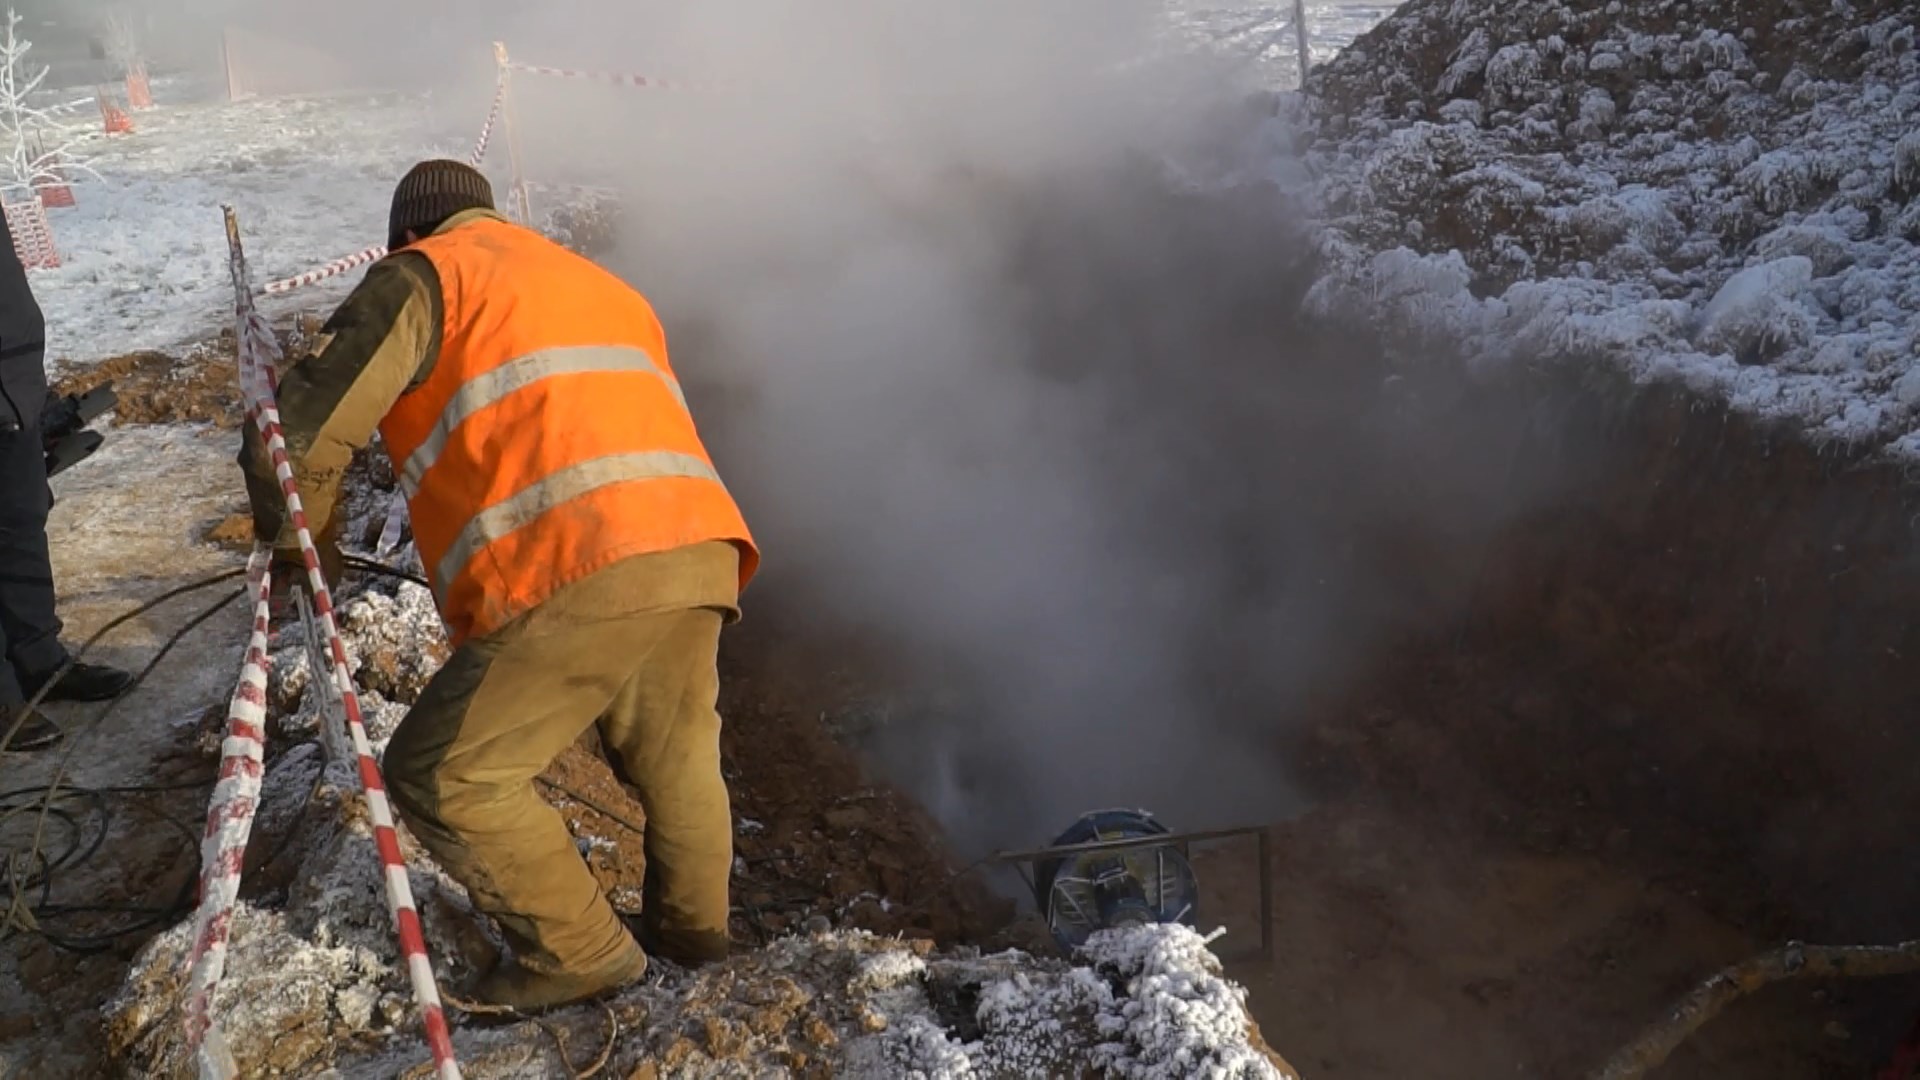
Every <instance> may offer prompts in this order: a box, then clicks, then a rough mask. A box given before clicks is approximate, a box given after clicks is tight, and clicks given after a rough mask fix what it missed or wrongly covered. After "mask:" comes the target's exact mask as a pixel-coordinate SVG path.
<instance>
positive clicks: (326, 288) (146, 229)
mask: <svg viewBox="0 0 1920 1080" xmlns="http://www.w3.org/2000/svg"><path fill="white" fill-rule="evenodd" d="M154 92H155V95H156V97H157V98H158V100H159V101H160V102H161V107H159V108H156V109H153V110H151V111H147V112H142V113H139V114H137V115H136V117H135V125H136V129H135V131H134V132H133V133H132V134H130V135H120V136H113V137H110V138H109V137H106V136H98V137H95V138H94V139H92V140H91V141H90V142H88V143H86V144H85V146H84V151H85V153H86V154H87V155H89V156H90V157H92V159H93V167H94V169H95V170H96V171H98V172H99V173H100V175H101V177H102V178H103V179H101V180H94V179H91V178H89V179H83V180H79V181H77V182H76V183H75V184H74V185H73V186H74V193H75V196H76V201H77V203H78V205H77V206H75V207H73V208H71V209H54V210H49V211H48V219H49V222H50V223H51V225H52V227H53V233H54V239H55V242H56V244H57V245H58V246H59V249H60V254H61V258H62V260H63V263H64V265H63V266H62V267H61V268H60V269H58V270H50V271H36V272H34V274H33V275H32V278H31V281H32V285H33V290H34V293H35V295H36V296H37V297H38V298H39V300H40V306H41V307H42V308H43V309H44V310H45V311H46V315H47V337H48V355H49V357H50V358H51V359H54V360H66V361H70V362H77V363H86V362H89V361H94V360H99V359H103V358H106V357H111V356H117V355H121V354H124V353H128V352H132V351H135V350H138V349H158V350H171V349H174V348H177V347H179V346H181V345H185V344H191V343H196V342H200V341H204V340H207V339H208V338H210V337H212V336H213V335H215V334H216V333H218V332H219V331H220V329H222V328H223V327H225V326H226V325H227V324H229V323H230V322H231V321H232V310H231V308H232V303H233V299H232V295H233V294H232V286H231V284H230V283H229V278H228V276H227V243H226V232H225V229H224V227H223V225H222V219H221V213H220V207H221V205H222V204H231V205H232V206H233V207H234V208H235V209H236V210H237V211H238V213H239V217H240V226H241V230H242V238H243V240H244V241H245V242H246V244H247V252H248V257H249V258H250V259H251V260H252V262H253V264H254V273H255V277H256V280H257V282H259V283H264V282H266V281H268V280H271V279H274V278H278V277H284V276H289V275H292V274H296V273H300V272H303V271H306V270H309V269H312V268H313V267H315V266H317V265H320V264H322V263H325V262H327V261H329V260H332V259H334V258H338V257H340V256H342V255H348V254H351V253H353V252H355V251H358V250H360V249H362V248H366V247H369V246H372V245H374V244H380V243H384V242H385V241H386V221H387V202H388V199H389V198H390V196H391V194H392V191H393V184H394V182H395V181H396V180H398V179H399V176H400V174H401V173H402V172H404V171H405V170H406V169H407V167H408V166H410V165H411V164H412V163H413V162H415V161H417V160H419V159H420V158H421V157H424V156H428V155H430V154H451V155H453V156H458V157H464V156H466V154H467V153H468V152H470V151H471V149H472V142H473V140H474V139H475V138H476V137H477V136H478V134H479V130H480V125H481V123H482V121H484V119H485V117H486V102H485V101H484V100H482V101H479V102H477V103H476V104H475V105H474V108H473V110H472V112H473V116H472V117H471V119H470V120H463V121H459V122H458V123H457V124H455V123H453V122H451V121H449V122H445V123H442V122H438V121H437V119H436V116H435V109H434V108H433V103H431V102H430V101H428V100H426V99H424V98H408V97H396V96H384V97H368V96H360V97H328V98H289V99H262V100H254V101H244V102H239V103H232V104H229V103H227V102H225V101H213V100H210V98H211V97H212V93H211V91H210V90H208V89H207V88H204V87H199V86H196V85H193V84H191V83H183V82H177V81H165V82H161V83H159V84H157V85H156V86H155V89H154ZM452 111H453V110H451V109H447V110H446V112H448V113H451V112H452ZM456 129H460V130H458V131H456ZM355 280H357V275H343V276H341V277H337V278H334V279H332V280H331V281H329V282H326V283H323V284H321V285H318V286H315V287H313V288H311V289H308V290H303V291H301V292H300V293H298V294H296V296H295V297H292V298H289V299H286V300H275V301H271V302H270V303H269V304H268V305H267V309H268V311H269V313H272V312H273V311H275V310H285V309H288V308H290V307H293V306H300V307H307V306H324V305H327V304H330V303H332V302H335V301H338V300H339V299H340V298H341V297H343V296H344V295H345V293H346V290H347V289H348V288H350V287H351V284H352V282H353V281H355Z"/></svg>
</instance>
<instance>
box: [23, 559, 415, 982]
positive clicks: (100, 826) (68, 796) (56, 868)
mask: <svg viewBox="0 0 1920 1080" xmlns="http://www.w3.org/2000/svg"><path fill="white" fill-rule="evenodd" d="M343 562H345V563H346V565H348V566H351V567H353V568H355V569H357V570H360V571H363V572H366V573H372V574H378V575H381V576H385V577H390V578H395V579H399V580H403V581H411V582H413V583H415V584H418V585H422V586H425V585H426V582H425V581H424V580H422V579H421V578H419V577H417V576H415V575H413V574H410V573H407V572H406V571H403V570H398V569H395V568H393V567H390V566H386V565H384V564H382V563H380V562H377V561H375V560H372V559H368V558H364V557H361V556H357V555H348V556H346V557H345V558H344V559H343ZM245 573H246V570H245V568H240V569H236V570H231V571H223V572H221V573H219V574H215V575H212V576H210V577H207V578H203V579H201V580H198V581H194V582H190V583H188V584H186V585H182V586H180V587H178V588H174V589H169V590H167V591H166V592H164V593H161V594H160V595H159V596H156V597H154V598H153V599H151V600H149V601H147V602H145V603H143V604H141V605H140V606H138V607H136V608H134V609H133V610H131V611H128V612H126V613H125V614H123V615H120V616H118V617H117V618H115V619H113V620H111V621H109V622H108V623H106V624H105V625H104V626H102V627H101V628H100V629H99V630H98V631H96V632H95V633H94V634H93V635H92V636H91V637H89V638H88V639H87V640H86V641H85V642H84V643H82V644H81V646H80V647H79V648H78V649H77V650H76V651H75V652H74V655H73V656H72V657H71V658H70V659H69V660H68V661H67V662H66V663H65V664H64V665H62V666H61V668H60V669H59V670H58V671H56V672H55V673H54V675H53V677H52V678H50V679H48V680H47V682H46V684H45V685H44V686H42V687H41V688H40V689H39V691H38V692H37V693H35V695H34V696H33V699H32V700H31V701H29V702H28V703H27V705H26V706H25V707H24V708H23V709H21V710H20V713H19V715H18V716H17V717H15V719H14V722H13V724H12V726H11V727H9V729H8V730H7V731H6V732H5V733H4V735H0V753H4V752H5V749H6V747H7V745H8V744H9V743H10V742H11V741H12V739H13V738H14V736H15V735H16V733H17V732H18V731H19V729H20V727H21V726H22V725H24V724H25V723H26V721H27V719H28V718H30V717H31V716H32V715H33V713H34V711H35V710H36V709H38V707H39V706H40V704H41V703H42V702H43V701H44V700H45V699H46V696H47V694H48V693H49V692H50V691H51V690H52V689H53V687H54V686H55V685H57V684H58V683H59V682H60V680H61V679H63V678H65V677H66V676H67V674H68V673H69V672H71V671H72V670H73V668H74V666H75V665H76V664H78V663H79V662H80V661H81V660H82V659H84V658H85V657H86V655H87V653H88V652H89V650H91V649H92V648H93V647H94V645H95V644H97V643H98V642H99V641H100V640H101V639H102V638H104V637H105V636H106V635H107V634H108V633H109V632H111V631H113V630H115V629H117V628H119V627H120V626H123V625H125V624H126V623H128V622H131V621H132V620H134V619H136V618H138V617H140V616H141V615H144V614H146V613H148V612H150V611H152V610H154V609H155V608H157V607H159V606H160V605H162V604H164V603H166V602H167V601H169V600H174V599H177V598H179V597H182V596H186V595H188V594H191V593H194V592H197V591H200V590H202V589H207V588H211V587H213V586H215V585H219V584H222V583H224V582H227V581H231V580H233V579H235V578H238V577H241V576H243V575H244V574H245ZM241 595H242V593H241V592H235V593H233V594H230V595H229V596H227V597H226V598H225V599H223V600H221V601H220V602H219V603H218V604H215V605H214V606H212V607H210V608H208V609H206V610H205V611H203V612H201V613H200V614H199V615H197V616H196V617H195V618H193V619H192V620H190V621H189V622H188V623H187V624H186V625H184V626H182V627H181V628H180V629H179V630H178V631H177V632H175V633H174V634H173V635H172V636H171V637H169V638H168V639H167V641H166V642H165V643H164V644H163V645H162V647H161V649H160V651H159V652H158V653H156V654H155V655H154V657H153V658H152V660H151V661H149V662H148V664H147V665H146V667H145V668H143V669H142V670H141V671H140V673H139V674H138V675H136V676H135V677H134V679H133V680H132V681H131V682H130V683H128V685H127V687H126V688H125V689H124V690H122V691H121V692H120V694H119V695H117V696H116V697H115V698H114V699H113V701H111V702H109V703H108V705H107V707H106V708H105V709H103V710H102V711H101V713H100V715H99V716H97V717H95V718H94V719H93V720H91V721H89V722H88V723H87V725H86V728H85V731H91V730H92V729H93V728H95V727H97V726H98V725H99V724H100V722H101V721H103V720H105V719H106V717H107V716H108V715H110V714H111V713H112V712H113V710H114V709H115V708H116V707H117V706H118V705H119V704H120V702H121V701H123V700H124V699H125V698H126V697H127V696H128V695H130V694H132V693H133V692H134V691H135V690H136V689H138V688H139V687H140V685H141V684H142V683H144V682H145V681H146V679H147V677H148V676H149V675H150V674H151V673H152V672H153V670H154V669H155V668H156V667H157V666H158V665H159V663H160V661H161V660H162V659H163V658H164V657H165V656H166V655H167V654H168V653H169V652H171V651H172V650H173V648H174V647H175V646H176V645H177V644H178V643H179V642H180V641H181V640H182V639H183V638H185V637H186V635H187V634H189V633H191V632H192V631H193V630H194V629H195V628H196V627H198V626H200V625H201V624H202V623H204V622H206V621H207V620H208V619H210V618H212V617H213V616H214V615H215V614H217V613H218V612H219V611H221V610H222V609H224V608H225V607H226V606H227V605H229V604H231V603H232V602H233V601H234V600H235V599H238V598H239V597H240V596H241ZM85 731H83V732H82V734H84V733H85ZM72 752H73V751H72V745H71V744H69V746H68V749H67V755H66V757H65V758H63V759H62V761H61V763H60V765H59V767H58V768H57V769H56V770H55V775H54V777H53V779H52V780H51V781H49V783H47V784H46V785H43V786H38V787H29V788H19V789H15V790H13V791H8V792H5V793H0V825H4V824H5V823H7V822H8V821H10V820H13V819H15V818H19V817H22V816H23V815H26V814H28V813H30V812H33V811H36V810H37V811H38V819H37V820H36V822H35V826H34V836H33V838H32V841H31V843H30V845H29V846H28V848H27V849H26V850H23V851H5V850H0V868H4V872H5V876H6V879H7V880H6V882H5V884H4V886H3V887H5V888H6V889H8V890H9V891H10V892H11V894H12V899H11V902H10V903H9V904H8V907H7V910H5V911H3V912H0V938H4V937H5V936H7V934H8V933H10V932H12V931H14V930H19V929H30V930H32V931H33V932H35V933H38V934H39V935H40V936H41V937H43V938H45V939H46V940H47V941H48V943H49V944H52V945H54V946H55V947H57V948H60V949H63V950H65V951H68V952H76V953H93V952H102V951H105V950H108V949H111V948H112V947H113V945H114V943H115V942H116V941H118V940H119V939H120V938H122V937H125V936H126V935H128V934H132V933H136V932H140V931H145V930H151V929H156V928H159V927H162V926H166V925H169V924H170V923H172V922H173V921H175V920H176V919H177V918H178V917H179V916H180V915H183V914H184V913H186V912H187V911H190V910H192V908H193V905H194V895H195V892H196V886H197V885H198V874H197V873H190V874H188V875H187V876H186V878H185V880H183V881H182V882H181V885H180V890H179V892H178V893H177V894H176V895H175V897H174V898H173V900H172V902H171V903H170V904H168V905H166V906H164V907H156V906H151V905H132V904H58V903H54V902H53V901H52V895H53V892H54V879H55V876H56V874H57V873H59V872H61V871H72V870H74V869H75V868H77V867H79V866H82V865H84V864H85V863H86V862H87V861H88V860H90V859H92V858H93V857H94V856H95V855H97V854H98V853H99V851H100V849H101V847H102V846H104V845H105V843H106V841H107V838H108V837H109V836H110V835H111V834H112V831H113V827H114V824H115V817H114V814H113V811H112V808H111V806H110V805H109V803H108V799H107V797H108V796H141V795H154V794H163V793H167V792H175V791H192V790H201V789H206V788H209V787H211V786H212V785H213V783H214V782H215V780H214V778H208V779H204V780H192V781H186V782H181V783H174V784H135V785H124V786H107V787H80V786H65V787H63V781H64V779H65V777H66V774H67V767H68V763H69V761H70V760H71V757H72ZM27 796H34V797H33V798H31V799H29V798H26V797H27ZM76 804H78V805H77V806H76ZM155 816H158V817H159V818H160V820H161V821H163V822H164V823H165V824H167V825H168V826H170V827H171V828H172V829H173V831H175V832H177V833H178V834H179V835H180V838H181V843H182V848H183V849H184V850H185V851H186V852H188V853H189V854H192V855H195V856H196V857H197V855H198V851H199V846H200V839H199V836H198V835H197V834H196V833H195V831H194V829H193V828H192V827H191V826H189V825H187V824H185V823H183V822H181V821H180V820H178V819H176V818H173V817H169V816H167V815H164V814H156V815H155ZM49 823H53V824H54V825H55V829H56V832H57V833H58V835H57V836H56V837H54V838H52V839H56V840H60V841H64V842H63V843H61V844H60V846H59V847H58V850H57V854H54V855H50V854H49V851H50V849H49V846H48V842H49V837H48V836H47V831H48V829H47V826H48V824H49ZM195 862H196V864H197V858H196V859H195ZM196 869H197V866H196ZM35 893H37V899H34V900H32V901H31V902H29V903H26V904H24V905H23V903H22V901H23V899H24V898H25V897H27V896H29V895H30V894H35ZM110 914H119V915H127V916H132V918H131V920H130V921H127V922H124V923H122V924H120V925H118V926H116V927H115V928H113V929H112V930H110V931H100V932H95V933H90V934H69V933H56V932H54V931H52V930H50V929H48V928H47V927H46V926H45V925H44V921H45V920H46V919H47V918H48V917H56V918H57V917H70V916H78V915H110Z"/></svg>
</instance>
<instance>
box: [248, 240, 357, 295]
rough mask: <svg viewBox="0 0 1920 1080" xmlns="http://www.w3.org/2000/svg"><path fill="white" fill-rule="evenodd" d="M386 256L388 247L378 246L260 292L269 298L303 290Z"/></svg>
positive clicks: (273, 283)
mask: <svg viewBox="0 0 1920 1080" xmlns="http://www.w3.org/2000/svg"><path fill="white" fill-rule="evenodd" d="M386 255H387V248H386V245H384V244H376V245H374V246H373V247H370V248H367V249H366V250H364V251H356V252H354V253H353V254H351V255H348V256H347V257H345V258H343V259H335V260H333V261H332V262H330V263H328V264H326V265H325V266H317V267H315V268H313V269H312V270H309V271H307V272H306V273H304V274H295V275H294V276H293V277H290V278H281V279H280V280H279V281H269V282H267V284H266V286H265V287H264V288H262V289H261V290H260V291H261V292H263V293H266V294H267V295H269V296H278V295H279V294H281V293H290V292H292V291H293V290H295V289H303V288H305V287H307V286H308V285H312V284H313V283H314V282H316V281H325V280H327V279H328V278H330V277H338V276H340V275H341V274H344V273H346V272H347V271H349V270H351V269H353V268H354V267H356V266H365V265H367V264H368V263H370V262H378V261H379V260H381V259H383V258H385V257H386Z"/></svg>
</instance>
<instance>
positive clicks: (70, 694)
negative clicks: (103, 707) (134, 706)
mask: <svg viewBox="0 0 1920 1080" xmlns="http://www.w3.org/2000/svg"><path fill="white" fill-rule="evenodd" d="M45 685H46V683H45V681H44V680H42V681H41V682H39V683H36V684H34V685H33V686H32V687H30V688H28V690H27V696H28V697H29V698H31V697H32V696H33V695H35V694H37V693H39V692H40V687H42V686H45ZM132 685H133V676H132V675H131V674H130V673H128V672H125V671H121V670H120V669H119V668H114V667H108V666H106V665H105V664H87V663H80V664H75V665H73V667H72V668H70V669H69V670H68V671H67V673H66V674H65V675H62V676H60V678H59V681H57V682H55V683H54V684H53V686H52V688H50V689H49V690H48V691H47V696H46V697H44V698H42V699H41V700H43V701H111V700H113V699H114V698H117V697H119V696H120V694H121V693H122V692H123V691H125V690H126V688H127V687H129V686H132Z"/></svg>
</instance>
